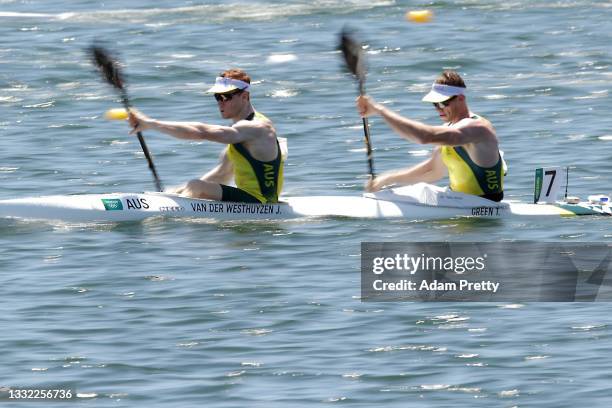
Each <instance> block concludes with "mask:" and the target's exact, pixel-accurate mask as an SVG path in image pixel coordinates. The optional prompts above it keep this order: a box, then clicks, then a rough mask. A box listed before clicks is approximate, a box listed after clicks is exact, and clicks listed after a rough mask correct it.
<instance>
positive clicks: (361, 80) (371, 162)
mask: <svg viewBox="0 0 612 408" xmlns="http://www.w3.org/2000/svg"><path fill="white" fill-rule="evenodd" d="M359 95H361V96H363V95H365V79H364V78H359ZM362 120H363V134H364V136H365V144H366V152H367V155H368V169H369V171H370V177H372V179H374V177H376V175H375V174H374V159H373V157H372V156H373V155H372V142H371V141H370V125H369V123H368V118H366V117H364V118H362Z"/></svg>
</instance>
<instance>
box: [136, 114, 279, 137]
mask: <svg viewBox="0 0 612 408" xmlns="http://www.w3.org/2000/svg"><path fill="white" fill-rule="evenodd" d="M129 119H130V124H131V125H132V126H133V129H132V131H131V132H130V134H134V133H136V132H140V131H143V130H157V131H158V132H162V133H165V134H168V135H170V136H173V137H176V138H178V139H186V140H211V141H213V142H218V143H224V144H235V143H241V142H245V141H249V140H252V139H253V138H255V137H256V136H257V135H258V134H259V133H260V132H261V131H262V129H265V128H266V127H270V125H269V124H268V123H266V122H262V121H240V122H238V123H236V124H235V125H234V126H220V125H211V124H207V123H200V122H172V121H161V120H156V119H152V118H150V117H148V116H146V115H144V114H142V113H140V112H137V111H131V112H130V117H129ZM243 122H247V123H243Z"/></svg>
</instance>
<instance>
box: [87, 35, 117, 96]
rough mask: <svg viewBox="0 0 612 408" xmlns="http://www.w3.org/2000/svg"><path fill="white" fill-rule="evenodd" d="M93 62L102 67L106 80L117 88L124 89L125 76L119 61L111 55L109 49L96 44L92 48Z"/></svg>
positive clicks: (101, 70)
mask: <svg viewBox="0 0 612 408" xmlns="http://www.w3.org/2000/svg"><path fill="white" fill-rule="evenodd" d="M90 52H91V56H92V60H93V63H94V64H95V65H96V66H97V67H98V68H99V69H100V72H101V73H102V76H103V77H104V79H106V81H107V82H108V83H109V84H111V85H112V86H114V87H115V88H117V89H120V90H123V76H122V74H121V69H120V68H119V63H118V62H117V60H115V59H114V58H113V57H111V55H110V53H109V52H108V50H106V49H105V48H103V47H100V46H97V45H94V46H92V47H91V48H90Z"/></svg>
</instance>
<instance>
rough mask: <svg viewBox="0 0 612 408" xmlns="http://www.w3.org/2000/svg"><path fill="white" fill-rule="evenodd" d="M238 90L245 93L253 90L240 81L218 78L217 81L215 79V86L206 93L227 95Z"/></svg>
mask: <svg viewBox="0 0 612 408" xmlns="http://www.w3.org/2000/svg"><path fill="white" fill-rule="evenodd" d="M236 89H241V90H243V91H245V92H249V91H250V89H251V85H250V84H248V83H247V82H244V81H241V80H239V79H233V78H225V77H217V79H215V84H214V85H213V87H212V88H210V89H209V90H208V91H206V92H208V93H226V92H231V91H233V90H236Z"/></svg>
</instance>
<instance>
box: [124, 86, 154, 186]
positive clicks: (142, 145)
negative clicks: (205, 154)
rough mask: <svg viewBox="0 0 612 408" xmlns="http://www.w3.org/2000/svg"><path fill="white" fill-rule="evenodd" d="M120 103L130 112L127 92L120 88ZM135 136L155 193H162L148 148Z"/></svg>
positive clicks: (140, 136) (142, 140)
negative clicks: (153, 183) (145, 160)
mask: <svg viewBox="0 0 612 408" xmlns="http://www.w3.org/2000/svg"><path fill="white" fill-rule="evenodd" d="M121 101H122V102H123V107H124V108H125V110H126V111H128V112H129V111H130V100H129V99H128V95H127V91H126V90H125V89H124V88H121ZM136 136H137V137H138V142H140V147H141V149H142V152H143V153H144V155H145V158H146V159H147V163H148V164H149V170H151V173H152V174H153V181H154V182H155V188H157V191H160V192H161V191H164V187H163V185H162V182H161V180H160V179H159V176H158V175H157V169H155V164H153V157H151V153H150V152H149V148H148V147H147V144H146V143H145V140H144V137H143V136H142V133H141V132H137V133H136Z"/></svg>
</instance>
